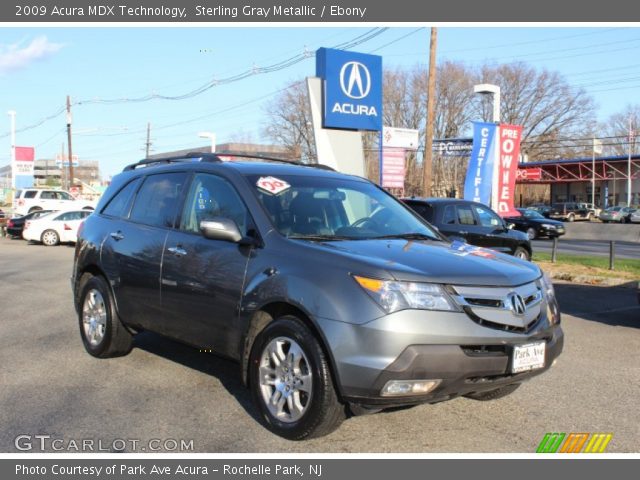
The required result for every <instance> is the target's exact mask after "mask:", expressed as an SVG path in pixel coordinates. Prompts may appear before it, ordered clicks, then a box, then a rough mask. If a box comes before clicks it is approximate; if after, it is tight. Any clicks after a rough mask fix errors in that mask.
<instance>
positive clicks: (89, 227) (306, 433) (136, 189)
mask: <svg viewBox="0 0 640 480" xmlns="http://www.w3.org/2000/svg"><path fill="white" fill-rule="evenodd" d="M72 284H73V291H74V296H75V305H76V309H77V311H78V316H79V324H80V333H81V336H82V341H83V343H84V346H85V348H86V349H87V351H88V352H89V353H90V354H91V355H94V356H96V357H101V358H105V357H114V356H118V355H125V354H127V353H128V352H129V351H130V350H131V348H132V344H133V337H134V335H135V334H136V333H137V332H140V331H142V330H150V331H154V332H157V333H160V334H162V335H166V336H168V337H171V338H174V339H177V340H179V341H181V342H184V343H187V344H190V345H194V346H196V347H199V348H206V349H212V350H213V351H215V352H217V353H219V354H220V355H224V356H228V357H231V358H233V359H235V360H237V361H239V362H240V365H241V373H242V377H243V380H244V381H245V382H246V384H247V385H248V386H249V388H250V389H251V392H252V394H253V398H254V400H255V403H256V405H257V408H258V409H259V411H260V413H261V417H262V418H263V419H264V421H265V423H266V424H267V425H268V427H269V428H270V429H271V430H272V431H274V432H275V433H277V434H278V435H281V436H283V437H286V438H290V439H302V438H308V437H311V436H320V435H324V434H327V433H329V432H331V431H332V430H334V429H335V428H336V427H337V426H338V425H339V424H340V422H341V421H342V420H343V419H344V417H345V415H346V414H347V413H348V412H351V413H355V414H361V413H366V412H373V411H377V410H380V409H384V408H387V407H392V406H399V405H412V404H418V403H434V402H439V401H442V400H448V399H451V398H454V397H457V396H461V395H462V396H466V397H469V398H473V399H477V400H491V399H495V398H499V397H502V396H504V395H506V394H508V393H511V392H512V391H513V390H515V389H516V388H517V387H518V386H519V385H520V384H521V383H522V382H523V381H525V380H527V379H529V378H531V377H533V376H534V375H537V374H540V373H541V372H544V371H545V370H547V369H548V368H549V367H550V366H551V364H552V363H553V361H554V360H555V358H556V357H557V356H558V355H559V354H560V352H561V350H562V346H563V333H562V330H561V328H560V312H559V310H558V304H557V302H556V298H555V295H554V290H553V286H552V285H551V282H550V281H549V279H548V278H547V277H546V276H545V275H543V274H542V272H541V271H540V269H539V268H538V267H537V266H536V265H534V264H532V263H530V262H527V261H523V260H519V259H516V258H513V257H511V256H507V255H504V254H501V253H497V252H494V251H491V250H485V249H482V248H478V247H473V246H470V245H468V244H465V243H461V242H453V243H451V242H449V241H447V240H446V239H444V237H442V236H441V235H440V234H439V233H438V232H437V231H436V230H435V229H433V228H432V227H430V226H429V224H428V223H426V222H425V221H424V220H422V219H420V217H419V216H417V215H416V214H415V213H413V212H412V211H411V210H410V209H408V208H407V207H405V206H404V205H403V204H402V203H400V202H399V201H398V200H396V199H395V198H394V197H393V196H391V195H389V194H387V193H386V192H385V191H384V190H382V189H381V188H379V187H378V186H376V185H375V184H373V183H371V182H369V181H367V180H365V179H362V178H359V177H354V176H349V175H344V174H340V173H336V172H334V171H330V169H327V168H320V167H319V166H315V167H314V166H298V165H286V164H278V163H275V162H265V161H259V160H254V161H246V162H221V161H219V159H218V158H217V157H216V156H215V155H203V154H198V155H195V154H193V155H187V156H185V157H182V158H172V159H167V160H164V161H157V160H155V161H151V160H143V161H141V162H139V163H137V164H135V165H131V166H129V167H127V168H126V169H125V171H124V172H123V173H121V174H120V175H118V176H116V177H115V178H114V179H113V182H112V184H111V186H110V187H109V189H108V190H107V192H106V193H105V195H104V196H103V198H102V200H101V201H100V204H99V205H98V207H97V209H96V211H95V213H93V214H92V215H91V216H89V217H88V218H87V220H86V221H85V223H84V224H83V226H82V228H81V230H80V232H79V234H78V243H77V247H76V252H75V262H74V271H73V278H72Z"/></svg>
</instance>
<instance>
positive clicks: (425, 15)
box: [0, 0, 640, 23]
mask: <svg viewBox="0 0 640 480" xmlns="http://www.w3.org/2000/svg"><path fill="white" fill-rule="evenodd" d="M639 12H640V4H637V3H635V2H629V1H628V0H607V1H606V2H602V1H599V2H595V1H593V0H583V1H581V2H570V1H564V2H563V1H558V0H535V1H533V0H529V1H526V0H525V1H516V0H483V1H478V0H457V1H454V2H440V1H431V2H417V1H416V0H393V1H391V0H384V1H383V0H288V1H278V0H245V1H237V0H227V1H217V0H122V1H120V0H115V1H108V2H105V1H95V2H92V1H87V0H57V1H56V0H54V1H52V0H14V1H3V2H0V21H1V22H25V23H26V22H61V23H62V22H64V23H67V22H71V23H80V22H138V23H139V22H171V23H177V22H180V23H192V22H231V23H240V22H322V23H329V22H376V23H382V22H426V23H432V22H563V23H567V22H637V21H639V20H640V13H639Z"/></svg>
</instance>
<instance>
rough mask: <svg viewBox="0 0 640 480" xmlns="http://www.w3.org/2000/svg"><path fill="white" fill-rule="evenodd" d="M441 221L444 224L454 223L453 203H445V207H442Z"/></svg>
mask: <svg viewBox="0 0 640 480" xmlns="http://www.w3.org/2000/svg"><path fill="white" fill-rule="evenodd" d="M442 223H443V224H444V225H455V223H456V207H455V206H454V205H447V206H446V207H444V213H443V214H442Z"/></svg>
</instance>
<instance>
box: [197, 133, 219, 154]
mask: <svg viewBox="0 0 640 480" xmlns="http://www.w3.org/2000/svg"><path fill="white" fill-rule="evenodd" d="M198 136H199V137H200V138H209V139H211V153H216V134H215V133H213V132H200V133H198Z"/></svg>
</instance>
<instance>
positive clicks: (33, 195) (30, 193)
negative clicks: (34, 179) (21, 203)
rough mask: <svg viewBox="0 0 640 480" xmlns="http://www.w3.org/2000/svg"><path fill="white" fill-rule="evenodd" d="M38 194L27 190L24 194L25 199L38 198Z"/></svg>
mask: <svg viewBox="0 0 640 480" xmlns="http://www.w3.org/2000/svg"><path fill="white" fill-rule="evenodd" d="M36 193H38V192H37V191H36V190H26V191H25V192H24V198H36ZM43 193H44V192H43Z"/></svg>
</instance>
